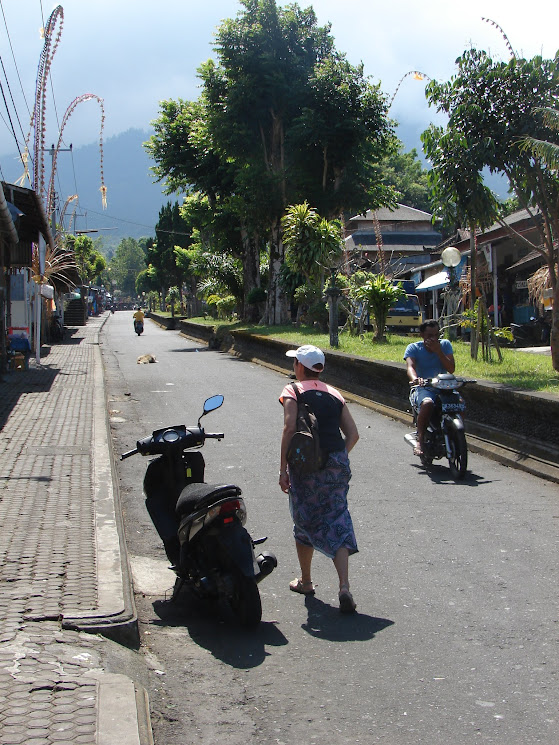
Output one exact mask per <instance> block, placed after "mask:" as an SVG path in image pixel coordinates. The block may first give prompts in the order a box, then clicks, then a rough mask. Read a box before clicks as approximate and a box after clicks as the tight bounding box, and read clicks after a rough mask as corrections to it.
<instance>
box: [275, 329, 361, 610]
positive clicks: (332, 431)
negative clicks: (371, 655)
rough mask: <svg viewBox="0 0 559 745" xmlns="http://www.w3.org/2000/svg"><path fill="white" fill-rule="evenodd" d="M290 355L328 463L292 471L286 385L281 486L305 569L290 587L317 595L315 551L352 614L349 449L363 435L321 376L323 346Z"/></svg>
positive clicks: (291, 406) (292, 409)
mask: <svg viewBox="0 0 559 745" xmlns="http://www.w3.org/2000/svg"><path fill="white" fill-rule="evenodd" d="M286 355H287V356H288V357H293V358H294V360H293V369H294V372H295V378H296V380H297V382H296V384H295V385H296V386H297V390H298V391H299V394H300V395H301V398H302V399H303V401H304V402H305V403H306V404H307V405H308V406H309V408H310V409H311V410H312V411H313V413H314V414H315V416H316V419H317V423H318V431H319V437H320V446H321V448H322V451H323V453H324V456H325V465H324V467H323V468H322V469H320V470H319V471H316V472H315V473H312V474H310V475H307V476H301V475H298V474H297V473H296V472H294V471H293V469H291V470H290V469H289V465H288V463H287V451H288V448H289V443H290V441H291V438H292V436H293V434H294V433H295V431H296V424H297V395H296V393H295V391H294V389H293V385H292V384H289V385H286V386H285V388H284V389H283V391H282V393H281V396H280V403H281V404H282V405H283V414H284V424H283V433H282V438H281V462H280V473H279V485H280V488H281V489H282V491H284V492H286V493H289V504H290V510H291V516H292V518H293V523H294V528H293V535H294V537H295V546H296V549H297V557H298V559H299V565H300V567H301V576H300V577H299V578H297V579H295V580H293V582H291V583H290V585H289V588H290V590H292V591H293V592H298V593H301V594H302V595H312V594H314V591H315V586H314V584H313V582H312V579H311V563H312V558H313V554H314V550H315V549H316V550H317V551H320V552H321V553H323V554H325V555H326V556H328V557H329V558H330V559H332V560H333V562H334V566H335V568H336V571H337V573H338V579H339V602H340V611H341V612H342V613H353V611H355V609H356V603H355V601H354V600H353V597H352V595H351V592H350V591H349V576H348V571H349V566H348V565H349V562H348V558H349V556H350V555H351V554H354V553H356V552H357V550H358V549H357V542H356V540H355V534H354V531H353V524H352V521H351V516H350V514H349V509H348V506H347V493H348V490H349V480H350V478H351V471H350V468H349V458H348V453H349V452H350V450H351V449H352V448H353V446H354V445H355V443H356V442H357V440H358V439H359V433H358V432H357V427H356V425H355V422H354V421H353V417H352V416H351V414H350V412H349V410H348V408H347V405H346V403H345V400H344V398H343V396H342V394H341V393H340V392H339V391H338V390H337V389H336V388H334V387H333V386H330V385H327V384H326V383H323V382H322V381H321V380H320V379H319V376H320V373H321V372H322V371H323V370H324V353H323V352H322V350H320V349H319V348H318V347H315V346H313V345H311V344H306V345H304V346H302V347H299V348H298V349H296V350H289V351H288V352H286Z"/></svg>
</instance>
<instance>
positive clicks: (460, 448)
mask: <svg viewBox="0 0 559 745" xmlns="http://www.w3.org/2000/svg"><path fill="white" fill-rule="evenodd" d="M448 439H449V440H450V449H451V451H452V455H451V458H450V460H449V461H448V465H449V466H450V472H451V474H452V477H453V478H455V479H463V478H464V476H465V475H466V471H467V469H468V446H467V444H466V435H465V434H464V431H463V430H460V429H451V430H450V431H449V433H448Z"/></svg>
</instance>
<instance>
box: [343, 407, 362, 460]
mask: <svg viewBox="0 0 559 745" xmlns="http://www.w3.org/2000/svg"><path fill="white" fill-rule="evenodd" d="M340 429H341V430H342V432H343V433H344V437H345V448H346V450H347V452H348V453H349V452H350V450H351V449H352V448H353V446H354V445H355V443H356V442H357V440H358V439H359V432H358V431H357V425H356V424H355V422H354V421H353V417H352V416H351V414H350V412H349V409H348V408H347V404H344V407H343V409H342V415H341V417H340Z"/></svg>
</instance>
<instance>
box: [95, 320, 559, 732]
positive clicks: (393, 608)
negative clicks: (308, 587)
mask: <svg viewBox="0 0 559 745" xmlns="http://www.w3.org/2000/svg"><path fill="white" fill-rule="evenodd" d="M103 342H104V343H103V352H104V359H105V364H106V367H107V372H108V387H109V406H110V409H111V412H112V413H111V417H112V433H113V439H114V444H115V448H116V450H117V452H122V451H124V450H127V449H130V448H131V447H133V445H134V444H135V440H136V439H137V438H138V437H140V436H143V435H144V434H149V433H150V432H151V430H152V429H154V428H156V427H159V426H164V425H171V424H177V423H186V424H189V423H195V421H196V418H197V416H198V414H199V412H200V411H201V406H202V402H203V400H204V399H205V398H206V397H207V396H210V395H212V394H215V393H223V394H224V396H225V404H224V406H223V407H222V408H221V409H219V410H218V411H217V412H214V413H213V414H211V415H210V416H209V417H208V418H207V419H206V423H207V427H208V429H212V428H213V429H215V430H218V429H219V430H223V431H225V433H226V439H225V440H224V441H223V442H221V443H217V442H210V443H208V445H207V446H206V448H205V450H204V455H205V457H206V461H207V474H206V477H207V480H208V481H212V480H214V479H215V480H222V479H223V480H227V481H232V482H237V483H239V484H240V485H241V487H242V488H243V491H244V496H245V498H246V502H247V506H248V510H249V523H248V527H249V529H250V530H251V532H252V533H253V535H261V534H268V535H269V537H270V539H269V548H270V549H271V550H273V551H275V553H276V554H277V556H278V559H279V567H278V569H277V571H276V572H275V573H274V574H273V575H272V576H271V577H269V578H267V580H265V581H264V582H263V583H262V584H261V585H260V588H261V593H262V598H263V608H264V613H263V623H262V624H261V627H260V628H259V630H258V631H257V632H256V633H254V634H246V633H244V632H241V631H238V630H231V629H230V628H229V627H228V626H227V625H225V624H224V623H222V622H220V620H219V619H215V618H213V617H212V616H211V614H210V613H209V611H208V609H206V608H205V607H203V606H202V605H199V604H196V603H195V602H193V603H189V604H185V605H184V606H183V607H182V608H178V609H177V608H173V607H172V606H170V604H169V603H168V602H166V601H165V590H166V589H168V588H170V586H171V585H172V577H170V578H169V579H167V574H166V569H165V566H166V563H165V561H164V555H163V552H162V549H161V547H160V545H159V540H158V537H157V535H156V533H155V531H154V529H153V528H152V527H151V524H150V522H149V518H148V517H147V514H146V513H145V508H144V506H143V500H142V498H141V495H140V492H141V479H142V475H143V469H145V466H146V461H145V460H143V459H141V458H140V457H137V458H131V459H129V460H127V461H125V462H123V463H122V464H120V467H119V474H120V479H121V492H122V500H123V504H124V508H125V512H126V515H125V519H126V524H127V541H128V547H129V553H130V560H131V564H132V567H133V570H134V572H135V577H136V592H137V596H136V600H137V605H138V613H139V616H140V622H141V631H142V640H143V651H144V653H145V655H146V661H147V663H148V665H149V666H150V668H151V678H150V679H151V687H150V699H151V703H152V724H153V728H154V733H155V738H156V743H158V745H162V743H165V745H175V744H177V745H178V743H181V744H182V745H184V744H185V743H197V744H198V745H199V744H200V743H209V742H212V743H221V742H222V743H228V745H230V744H236V743H245V745H246V744H247V743H250V744H252V743H254V745H256V744H258V745H261V744H262V743H279V744H280V745H281V744H282V743H283V744H284V745H295V743H297V744H298V745H300V743H314V742H317V743H319V742H320V743H321V744H326V745H338V744H341V743H344V744H345V743H368V744H369V743H383V742H386V743H390V744H391V745H412V744H413V745H416V744H417V743H423V742H425V743H429V745H448V744H449V743H452V745H466V743H468V745H470V743H471V742H475V741H478V742H483V743H498V744H499V745H500V744H503V745H504V744H505V743H506V744H507V745H530V744H531V743H552V742H557V741H558V739H559V724H558V721H557V711H558V703H559V702H558V698H559V696H558V693H559V689H558V682H557V651H556V648H557V594H558V593H557V578H556V563H557V528H558V524H559V523H558V520H559V504H558V491H557V487H556V486H555V485H553V484H550V483H548V482H545V481H543V480H540V479H537V478H535V477H532V476H529V475H526V474H523V473H521V472H519V471H515V470H512V469H507V468H506V467H503V466H501V465H499V464H497V463H495V462H493V461H490V460H487V459H485V458H483V457H480V456H476V455H473V456H471V463H470V465H471V473H470V475H469V477H468V478H467V479H466V480H465V481H464V482H463V483H459V484H455V483H453V482H452V481H451V480H450V478H449V474H448V471H447V469H446V468H444V467H440V468H438V469H435V471H434V472H433V474H431V475H427V474H426V473H425V472H424V471H422V470H421V469H420V468H419V467H418V463H417V462H414V461H413V458H412V455H411V450H410V448H409V447H408V446H407V445H406V444H405V443H404V440H403V435H404V433H405V431H406V430H405V428H404V427H403V425H401V424H399V423H397V422H394V421H391V420H389V419H386V418H383V417H381V416H379V415H377V414H375V413H374V412H371V411H369V410H366V409H363V408H361V407H359V406H356V405H353V404H352V405H351V409H352V413H353V415H354V417H355V419H356V421H357V424H358V427H359V430H360V433H361V440H360V442H359V443H358V445H357V446H356V448H355V450H354V451H353V453H352V469H353V473H354V477H353V480H352V485H351V489H350V507H351V511H352V515H353V519H354V523H355V528H356V534H357V539H358V542H359V547H360V552H359V553H358V554H357V555H356V556H354V557H352V559H351V578H352V590H353V592H354V595H355V598H356V600H357V602H358V611H359V613H358V615H357V616H355V617H343V616H340V614H339V612H338V610H337V602H336V584H335V577H334V571H333V567H332V566H331V563H330V562H329V561H328V560H326V559H324V558H323V557H320V556H318V557H317V559H316V562H315V571H314V580H315V582H316V583H317V584H318V591H317V594H316V596H315V597H314V598H308V599H304V598H302V597H299V596H297V595H294V594H293V593H290V592H289V590H288V588H287V585H288V582H289V580H290V579H292V578H293V577H294V576H295V574H296V569H297V564H296V560H295V555H294V548H293V544H292V537H291V525H290V522H289V516H288V511H287V504H286V499H285V497H284V495H283V494H282V493H281V492H280V490H279V488H278V487H277V471H278V462H277V460H278V459H277V452H278V444H279V435H280V431H281V420H282V412H281V407H280V406H279V404H278V403H277V396H278V394H279V392H280V390H281V388H282V387H283V385H284V384H285V382H286V378H285V377H284V376H282V375H281V374H279V373H276V372H273V371H270V370H268V369H265V368H262V367H258V366H257V365H253V364H249V363H246V362H243V361H240V360H237V359H235V358H232V357H230V356H229V355H227V354H223V353H220V352H215V351H208V350H207V349H205V348H204V347H201V346H198V345H196V344H195V343H193V342H190V341H188V340H186V339H184V338H183V337H181V336H180V335H179V334H178V333H177V332H169V331H163V330H161V329H159V328H158V327H157V326H155V325H154V324H153V323H150V322H149V321H148V322H147V324H146V332H145V334H144V335H143V336H142V337H140V338H138V337H135V336H134V335H133V334H132V329H131V314H129V313H117V314H115V315H114V316H112V317H111V318H110V319H109V322H108V323H107V324H106V325H105V329H104V336H103ZM144 353H152V354H155V356H156V357H157V359H158V360H159V362H158V364H154V365H137V364H136V358H137V356H138V355H140V354H144Z"/></svg>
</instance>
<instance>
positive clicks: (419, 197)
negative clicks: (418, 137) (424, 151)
mask: <svg viewBox="0 0 559 745" xmlns="http://www.w3.org/2000/svg"><path fill="white" fill-rule="evenodd" d="M380 169H381V172H382V178H383V181H384V183H385V184H387V185H389V186H392V187H393V188H394V189H396V191H398V193H399V196H398V201H399V202H400V203H401V204H406V205H408V206H409V207H415V209H417V210H423V211H424V212H431V211H432V205H431V188H430V186H429V175H428V171H427V170H426V169H425V168H423V165H422V163H421V161H420V160H419V158H418V157H417V150H416V149H415V148H412V149H411V150H410V151H409V152H407V153H406V152H405V151H404V145H403V144H402V143H401V142H400V141H399V140H396V141H395V143H394V149H393V151H392V152H391V153H389V154H388V155H386V156H385V157H384V158H383V160H382V163H381V166H380Z"/></svg>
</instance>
